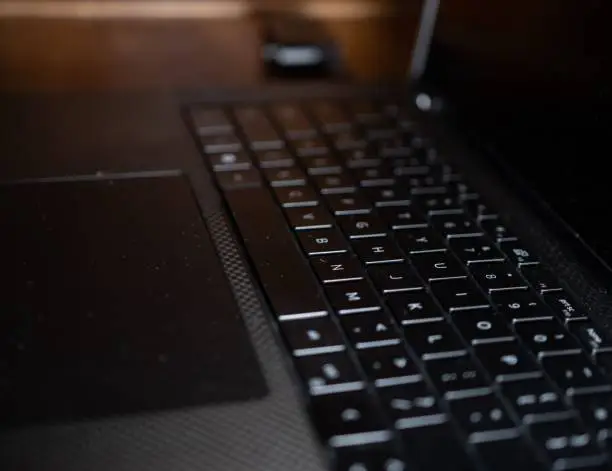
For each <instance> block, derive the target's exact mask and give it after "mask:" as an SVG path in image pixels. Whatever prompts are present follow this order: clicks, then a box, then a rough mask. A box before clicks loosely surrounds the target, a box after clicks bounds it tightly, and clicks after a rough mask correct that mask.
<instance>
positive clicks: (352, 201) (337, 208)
mask: <svg viewBox="0 0 612 471" xmlns="http://www.w3.org/2000/svg"><path fill="white" fill-rule="evenodd" d="M325 200H326V201H327V204H328V205H329V208H330V209H331V210H332V212H333V213H334V214H335V215H336V216H344V215H348V214H368V213H369V212H371V211H372V206H371V205H370V203H368V202H367V201H366V199H365V198H363V197H362V196H361V195H359V194H351V195H334V194H331V195H325Z"/></svg>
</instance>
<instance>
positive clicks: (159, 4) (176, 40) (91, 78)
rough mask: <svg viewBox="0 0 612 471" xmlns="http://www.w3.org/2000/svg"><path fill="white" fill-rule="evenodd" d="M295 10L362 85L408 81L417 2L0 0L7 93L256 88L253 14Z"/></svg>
mask: <svg viewBox="0 0 612 471" xmlns="http://www.w3.org/2000/svg"><path fill="white" fill-rule="evenodd" d="M287 9H289V10H290V11H291V12H292V13H293V14H295V15H298V16H300V17H302V18H304V19H306V20H307V21H309V22H311V23H312V24H313V25H315V26H316V27H315V28H313V32H314V33H313V34H314V35H315V36H316V35H324V36H326V37H327V38H329V39H331V40H333V41H334V42H335V43H336V45H337V47H338V49H339V50H340V52H341V54H342V56H343V61H344V66H345V69H346V72H347V74H348V75H350V76H351V77H354V78H355V79H356V80H359V81H374V80H385V81H387V80H394V79H400V78H402V77H403V76H404V74H405V70H406V66H407V64H408V62H409V58H410V49H411V45H412V42H413V40H414V35H415V32H416V25H417V23H418V15H419V12H420V1H418V0H399V1H395V0H302V1H296V0H292V1H289V0H280V1H279V0H276V1H269V0H123V1H121V0H120V1H112V0H97V1H89V0H63V1H57V0H22V1H20V0H15V1H12V0H0V88H2V89H4V90H31V89H37V90H65V89H71V90H73V89H89V90H90V89H98V88H102V89H109V88H113V89H114V88H121V89H126V88H127V89H129V88H139V89H142V88H149V87H151V88H159V87H169V88H177V87H179V88H184V87H187V88H192V87H198V86H203V85H206V86H244V85H252V84H254V83H258V82H261V81H262V80H263V74H262V64H261V61H260V58H259V57H260V56H259V46H260V43H261V34H260V32H261V25H260V24H258V21H256V20H254V17H253V14H254V12H264V11H283V10H287Z"/></svg>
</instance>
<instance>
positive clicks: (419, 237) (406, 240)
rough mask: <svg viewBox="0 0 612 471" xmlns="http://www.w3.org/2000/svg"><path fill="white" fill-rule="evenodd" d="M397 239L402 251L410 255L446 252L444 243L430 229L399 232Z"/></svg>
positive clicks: (396, 235)
mask: <svg viewBox="0 0 612 471" xmlns="http://www.w3.org/2000/svg"><path fill="white" fill-rule="evenodd" d="M395 238H396V239H397V242H398V243H399V245H400V247H401V248H402V250H403V251H404V252H406V253H410V254H415V253H420V252H439V251H443V250H446V246H445V245H444V241H443V240H442V239H441V238H440V237H439V236H438V235H437V234H436V233H434V232H433V231H432V230H431V229H429V228H422V229H421V228H418V229H408V230H405V231H398V232H397V233H396V234H395Z"/></svg>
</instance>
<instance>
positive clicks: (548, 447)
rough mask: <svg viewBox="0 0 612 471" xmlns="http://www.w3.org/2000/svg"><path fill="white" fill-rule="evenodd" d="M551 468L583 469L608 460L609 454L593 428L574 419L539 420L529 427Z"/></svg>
mask: <svg viewBox="0 0 612 471" xmlns="http://www.w3.org/2000/svg"><path fill="white" fill-rule="evenodd" d="M529 429H530V434H531V436H532V438H533V439H534V440H535V442H536V444H537V445H538V446H539V447H540V449H541V450H542V451H543V452H544V454H545V456H546V458H547V460H548V462H549V464H550V466H551V469H553V470H566V469H581V468H588V467H590V466H599V465H602V464H603V463H605V460H606V458H605V455H604V454H603V452H602V451H601V450H600V449H599V448H598V447H597V443H596V441H595V439H594V438H593V437H592V436H591V434H589V432H588V431H587V430H586V429H585V428H584V427H583V426H581V425H580V424H579V423H578V422H577V421H575V420H573V419H567V420H562V421H556V422H542V423H536V424H533V425H531V426H530V427H529Z"/></svg>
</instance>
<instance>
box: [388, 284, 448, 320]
mask: <svg viewBox="0 0 612 471" xmlns="http://www.w3.org/2000/svg"><path fill="white" fill-rule="evenodd" d="M387 304H388V306H389V309H390V310H391V312H392V313H393V315H394V316H395V318H396V319H397V321H398V322H399V323H401V324H406V325H407V324H418V323H421V322H432V321H438V320H442V319H443V318H444V316H443V315H442V311H440V308H439V307H438V305H437V304H436V303H435V302H434V300H433V298H432V297H431V296H430V295H429V293H427V292H426V291H424V290H422V291H412V292H408V293H394V294H391V295H389V296H388V297H387Z"/></svg>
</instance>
